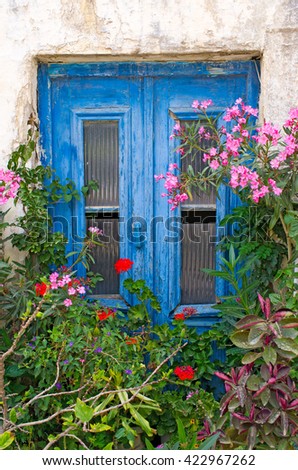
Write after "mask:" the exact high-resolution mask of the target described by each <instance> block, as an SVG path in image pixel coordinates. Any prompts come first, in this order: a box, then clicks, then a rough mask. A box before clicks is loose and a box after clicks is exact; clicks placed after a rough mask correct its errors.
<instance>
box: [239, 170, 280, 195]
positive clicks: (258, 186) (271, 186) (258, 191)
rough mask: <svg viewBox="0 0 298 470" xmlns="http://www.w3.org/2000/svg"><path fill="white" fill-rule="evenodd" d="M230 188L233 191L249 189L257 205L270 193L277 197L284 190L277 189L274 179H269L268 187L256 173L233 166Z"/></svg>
mask: <svg viewBox="0 0 298 470" xmlns="http://www.w3.org/2000/svg"><path fill="white" fill-rule="evenodd" d="M230 186H231V187H232V188H233V189H236V188H242V189H243V188H246V187H249V188H250V189H251V191H252V194H251V197H252V200H253V201H254V202H255V203H258V202H259V200H260V199H261V198H263V197H265V196H266V194H269V193H270V192H273V193H274V194H275V195H276V196H279V195H280V194H281V193H282V189H281V188H278V187H277V185H276V182H275V181H274V180H273V179H271V178H269V179H268V185H266V184H264V182H263V181H262V180H261V178H260V176H259V174H258V173H257V172H256V171H253V170H250V169H249V168H248V167H246V166H244V165H239V166H234V165H233V166H232V167H231V179H230Z"/></svg>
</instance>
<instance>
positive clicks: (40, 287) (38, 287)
mask: <svg viewBox="0 0 298 470" xmlns="http://www.w3.org/2000/svg"><path fill="white" fill-rule="evenodd" d="M47 289H48V286H47V284H45V283H44V282H41V283H39V282H38V283H37V284H35V292H36V295H38V296H40V297H43V296H44V295H45V293H46V291H47Z"/></svg>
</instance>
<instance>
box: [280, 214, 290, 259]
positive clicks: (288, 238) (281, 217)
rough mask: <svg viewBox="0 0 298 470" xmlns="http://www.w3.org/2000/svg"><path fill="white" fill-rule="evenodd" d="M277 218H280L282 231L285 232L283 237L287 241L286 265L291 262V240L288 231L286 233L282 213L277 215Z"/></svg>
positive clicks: (286, 228) (286, 229)
mask: <svg viewBox="0 0 298 470" xmlns="http://www.w3.org/2000/svg"><path fill="white" fill-rule="evenodd" d="M279 218H280V221H281V223H282V226H283V229H284V232H285V236H286V240H287V247H288V263H289V262H290V261H291V259H292V256H293V247H292V240H291V237H290V236H289V231H288V227H287V225H286V223H285V219H284V216H283V213H282V212H280V213H279Z"/></svg>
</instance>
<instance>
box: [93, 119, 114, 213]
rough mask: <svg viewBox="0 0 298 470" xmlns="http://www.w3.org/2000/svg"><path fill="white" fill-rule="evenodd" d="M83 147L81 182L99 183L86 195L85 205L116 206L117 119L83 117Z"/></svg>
mask: <svg viewBox="0 0 298 470" xmlns="http://www.w3.org/2000/svg"><path fill="white" fill-rule="evenodd" d="M84 147H85V148H84V151H85V184H86V183H87V182H88V181H90V180H97V181H98V183H99V189H98V190H97V191H90V194H89V195H88V196H87V197H86V206H118V205H119V202H118V201H119V138H118V121H85V122H84Z"/></svg>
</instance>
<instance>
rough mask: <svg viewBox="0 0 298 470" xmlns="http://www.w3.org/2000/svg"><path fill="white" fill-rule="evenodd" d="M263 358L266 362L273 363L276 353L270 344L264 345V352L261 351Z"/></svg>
mask: <svg viewBox="0 0 298 470" xmlns="http://www.w3.org/2000/svg"><path fill="white" fill-rule="evenodd" d="M263 358H264V361H265V362H266V364H272V365H274V364H275V363H276V359H277V353H276V351H275V349H274V348H272V347H271V346H265V348H264V352H263Z"/></svg>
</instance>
